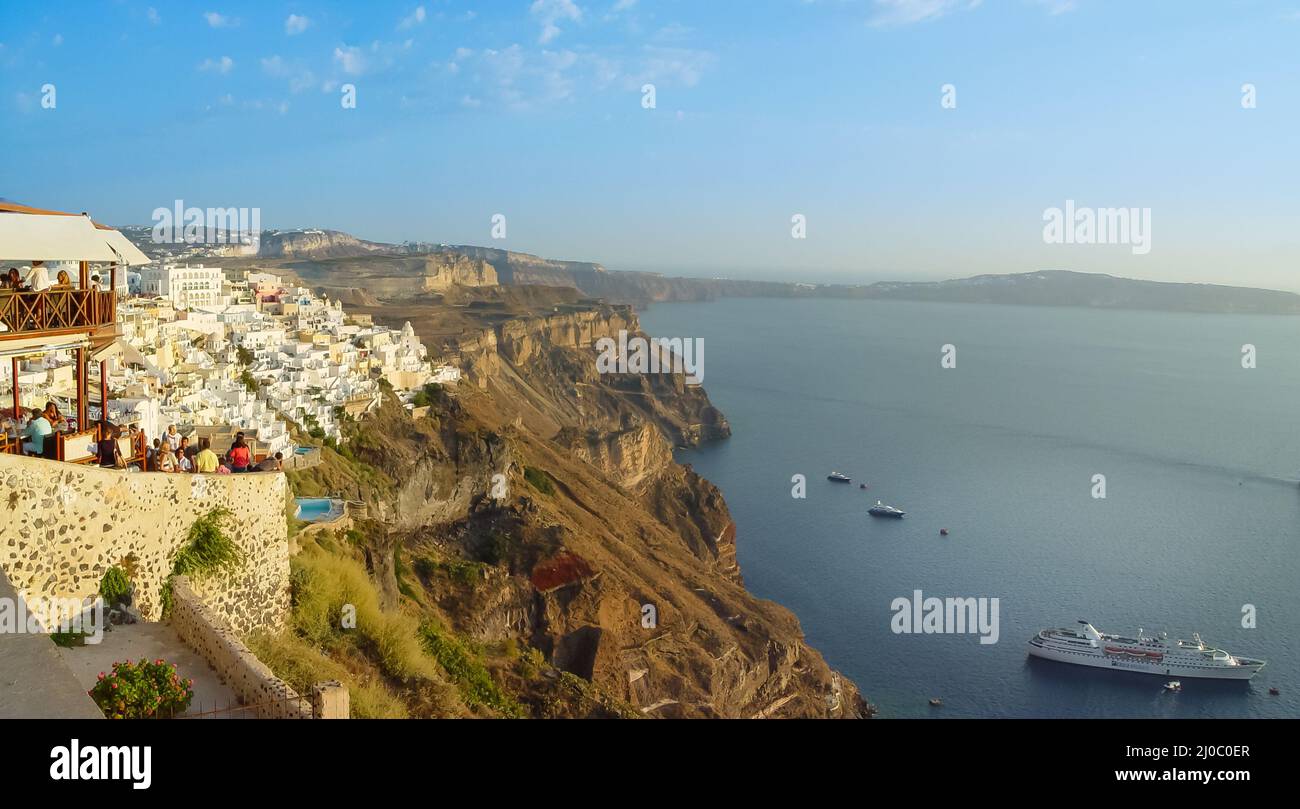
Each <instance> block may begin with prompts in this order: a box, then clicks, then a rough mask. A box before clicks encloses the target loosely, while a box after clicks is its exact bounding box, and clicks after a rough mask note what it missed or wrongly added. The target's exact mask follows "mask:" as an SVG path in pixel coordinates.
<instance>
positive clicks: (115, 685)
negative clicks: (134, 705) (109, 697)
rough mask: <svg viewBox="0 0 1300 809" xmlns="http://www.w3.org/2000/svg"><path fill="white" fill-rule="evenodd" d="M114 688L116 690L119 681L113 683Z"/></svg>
mask: <svg viewBox="0 0 1300 809" xmlns="http://www.w3.org/2000/svg"><path fill="white" fill-rule="evenodd" d="M113 690H114V691H116V690H117V683H113Z"/></svg>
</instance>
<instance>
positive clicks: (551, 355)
mask: <svg viewBox="0 0 1300 809" xmlns="http://www.w3.org/2000/svg"><path fill="white" fill-rule="evenodd" d="M419 315H420V313H419V311H418V310H416V309H411V308H408V309H406V310H405V311H403V312H402V313H401V315H400V316H401V317H402V318H403V319H411V320H412V321H413V322H414V323H416V327H417V330H419V329H420V324H421V323H425V324H426V326H428V325H430V324H435V323H437V322H438V317H437V316H436V313H434V312H430V313H429V316H428V317H426V318H421V317H420V316H419ZM619 329H627V330H629V331H632V332H636V331H637V330H638V324H637V322H636V319H635V315H633V314H632V313H631V311H630V310H628V309H627V308H625V307H607V306H599V305H598V306H589V307H574V308H573V309H572V310H563V311H561V310H559V309H557V308H555V307H551V308H550V309H549V311H547V312H541V313H535V314H531V315H526V316H512V317H508V318H505V319H499V318H497V319H492V318H489V319H488V321H487V322H486V323H485V324H484V325H483V326H482V327H481V328H478V329H477V330H475V329H472V328H465V329H463V330H462V331H461V332H460V333H459V334H457V335H456V336H455V337H454V338H452V337H450V336H449V335H448V333H446V332H445V331H444V332H442V333H440V334H438V335H433V336H434V337H435V338H436V339H441V340H442V341H443V347H444V348H445V349H446V350H449V351H452V352H454V353H457V354H459V355H460V358H461V360H462V363H463V364H464V366H465V367H466V368H467V369H468V370H469V372H470V375H471V377H472V381H471V382H470V383H469V384H462V385H460V386H459V387H458V388H457V391H456V394H455V395H451V394H450V393H448V392H441V393H437V394H436V399H435V401H434V404H433V407H432V408H431V412H430V415H429V416H428V417H427V418H424V419H420V420H417V421H412V420H411V419H410V418H409V416H408V415H407V414H406V412H405V411H404V410H402V409H401V408H400V407H399V406H398V405H397V404H396V402H395V401H394V400H391V399H390V400H389V401H387V402H386V403H385V404H384V406H383V407H382V408H381V409H380V410H379V412H377V413H375V414H374V415H372V416H371V417H368V418H367V420H366V421H365V422H363V423H362V424H359V425H353V426H352V427H350V431H351V441H350V443H349V444H348V449H347V453H348V454H349V455H350V456H351V457H352V458H353V463H352V464H351V465H349V468H352V469H353V471H348V469H346V468H343V467H338V468H335V467H328V468H323V469H321V470H318V471H316V472H313V473H311V475H310V476H306V479H305V480H304V485H310V486H315V487H317V489H318V490H333V491H342V492H346V493H348V494H349V496H352V497H355V498H357V499H360V500H362V501H364V502H366V503H367V505H368V508H367V512H368V513H369V515H370V516H371V517H372V518H373V521H372V522H371V523H369V524H366V525H365V526H363V527H364V528H365V533H367V534H368V535H369V536H370V539H369V540H368V545H369V549H368V551H367V552H368V554H369V556H368V561H369V567H370V568H371V570H372V573H373V574H375V575H376V576H377V578H379V579H380V580H381V582H380V583H381V585H383V586H382V588H381V589H382V591H383V592H384V593H386V594H387V599H388V600H395V599H396V594H397V593H405V594H406V600H407V601H408V602H409V603H408V604H407V607H408V608H410V609H417V610H422V611H423V612H424V613H425V614H426V617H432V618H434V619H435V620H437V621H438V622H439V623H441V624H444V625H446V626H448V627H450V628H451V629H452V630H453V631H455V632H456V633H459V634H461V635H463V636H465V637H467V638H469V639H471V640H472V642H474V643H477V644H480V645H482V647H483V648H494V647H496V646H499V645H500V644H515V643H518V644H523V645H525V646H527V647H531V648H533V649H536V650H539V651H540V653H541V654H542V655H543V656H544V657H545V659H546V660H547V661H548V662H549V664H551V665H553V666H555V667H556V668H558V669H561V670H563V671H564V672H567V673H568V674H566V675H565V676H573V675H576V676H577V677H578V678H582V680H583V681H590V682H591V683H593V684H594V686H595V687H596V688H598V689H599V690H600V692H601V693H604V694H607V695H611V697H612V698H613V699H614V700H615V701H621V702H625V703H627V704H630V705H631V706H633V707H634V708H635V709H636V710H637V711H638V712H640V713H642V714H644V715H647V716H687V717H711V716H727V717H750V716H781V717H792V716H801V717H858V716H863V715H868V714H869V713H870V708H869V706H868V705H867V704H866V703H865V701H864V700H862V699H861V697H859V695H858V692H857V690H856V688H855V687H854V685H853V684H852V683H850V682H849V681H848V680H846V679H844V678H843V677H841V676H839V675H838V674H836V673H834V672H832V671H831V669H830V668H829V667H828V666H827V665H826V663H825V661H823V660H822V658H821V656H820V655H819V654H818V653H817V652H816V651H815V650H813V649H811V648H809V647H808V646H806V645H805V644H804V642H803V634H802V631H801V629H800V627H799V624H798V621H797V620H796V619H795V617H794V616H793V615H792V614H791V613H790V612H789V611H787V610H786V609H784V608H782V607H781V606H779V605H777V604H774V603H772V602H769V601H764V600H762V599H758V598H755V597H754V596H752V595H751V594H750V593H748V592H747V591H746V590H745V588H744V586H743V583H742V580H741V576H740V571H739V569H738V568H737V565H736V559H735V541H736V538H735V529H734V526H733V525H732V522H731V518H730V514H729V513H728V511H727V507H726V504H725V502H724V501H723V498H722V496H721V493H720V492H719V491H718V490H717V489H716V487H714V486H713V485H712V484H710V483H709V482H708V481H706V480H704V479H703V478H701V477H699V476H698V475H696V474H695V473H694V472H692V471H691V470H690V468H689V467H685V466H681V465H678V464H676V463H674V462H673V460H672V455H671V446H672V443H673V442H675V443H695V442H698V441H700V440H707V439H710V438H716V437H722V436H725V435H727V434H728V427H727V424H726V420H725V419H724V418H723V417H722V416H721V414H720V413H718V411H717V410H716V409H714V408H713V407H712V405H711V404H710V403H709V401H708V397H707V395H706V394H705V393H704V391H703V390H702V389H700V388H697V387H688V386H685V385H684V384H682V380H681V378H680V376H677V377H673V376H667V375H665V376H649V375H647V376H630V377H608V378H604V379H602V378H601V377H600V376H599V375H597V374H596V373H595V355H596V354H595V351H594V350H593V349H592V345H593V343H594V341H595V340H596V339H599V338H600V337H601V336H605V335H609V334H611V333H617V331H618V330H619ZM426 333H427V332H426ZM426 342H431V341H426ZM355 468H361V469H365V470H369V471H367V472H366V473H365V474H358V473H356V472H355ZM331 476H332V477H331ZM393 555H395V558H394V559H393V561H389V559H388V557H390V556H393ZM396 600H400V599H396ZM498 676H499V677H500V678H502V681H503V682H504V683H506V685H507V686H508V687H509V688H511V689H513V690H514V691H513V693H514V695H515V697H516V698H517V699H518V700H519V702H520V703H521V704H522V705H525V706H533V708H534V710H533V715H548V714H547V713H546V710H544V709H543V708H542V707H539V706H541V705H543V703H544V702H545V700H544V699H543V698H542V697H541V696H539V695H538V694H537V693H536V692H535V690H534V687H533V684H531V683H530V682H529V681H527V680H521V679H519V678H517V677H513V676H511V675H510V674H509V673H508V672H501V671H498Z"/></svg>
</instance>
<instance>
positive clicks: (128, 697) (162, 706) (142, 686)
mask: <svg viewBox="0 0 1300 809" xmlns="http://www.w3.org/2000/svg"><path fill="white" fill-rule="evenodd" d="M193 686H194V681H193V680H182V679H181V678H180V675H179V674H177V673H176V667H175V666H173V665H172V664H170V663H167V662H165V661H163V660H162V659H161V658H159V659H158V660H155V661H153V662H152V663H150V662H149V661H148V660H141V661H140V662H138V663H132V662H131V661H129V660H128V661H126V662H124V663H114V664H113V671H112V673H111V674H107V675H105V674H104V672H102V671H101V672H100V673H99V680H98V681H97V682H96V683H95V687H94V688H92V689H90V691H89V692H87V693H89V694H90V697H91V699H93V700H94V701H95V704H96V705H98V706H99V709H100V710H101V711H103V712H104V716H107V717H108V718H109V719H157V718H160V717H171V716H175V715H177V714H179V713H184V712H185V709H187V708H189V707H190V701H191V700H193V699H194V688H193Z"/></svg>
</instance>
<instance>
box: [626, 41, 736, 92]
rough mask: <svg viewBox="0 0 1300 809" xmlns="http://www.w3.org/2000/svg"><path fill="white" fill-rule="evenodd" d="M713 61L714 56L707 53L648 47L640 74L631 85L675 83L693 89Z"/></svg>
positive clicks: (683, 49)
mask: <svg viewBox="0 0 1300 809" xmlns="http://www.w3.org/2000/svg"><path fill="white" fill-rule="evenodd" d="M714 61H715V57H714V55H713V54H712V53H710V52H708V51H700V50H694V49H691V48H665V47H658V46H648V47H646V48H645V50H644V54H643V61H642V65H641V70H640V74H639V75H638V76H636V77H635V79H634V80H633V82H632V83H633V85H635V86H638V87H639V86H640V85H641V84H642V83H644V82H647V81H649V82H655V83H663V82H669V83H673V82H675V83H677V84H680V85H682V86H683V87H694V86H695V85H697V84H699V83H700V79H701V78H703V76H704V71H706V70H707V69H708V68H709V67H711V66H712V65H713V62H714Z"/></svg>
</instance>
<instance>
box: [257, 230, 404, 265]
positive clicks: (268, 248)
mask: <svg viewBox="0 0 1300 809" xmlns="http://www.w3.org/2000/svg"><path fill="white" fill-rule="evenodd" d="M391 248H392V246H391V245H386V244H380V243H378V242H368V241H365V240H364V239H358V238H357V237H355V236H352V235H350V234H347V233H341V232H339V231H337V230H316V229H312V230H286V231H266V232H264V233H263V234H262V240H261V244H260V245H259V247H258V251H257V255H258V256H259V257H261V258H333V257H338V256H357V255H364V254H367V253H381V252H388V251H389V250H391Z"/></svg>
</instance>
